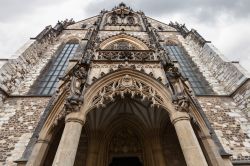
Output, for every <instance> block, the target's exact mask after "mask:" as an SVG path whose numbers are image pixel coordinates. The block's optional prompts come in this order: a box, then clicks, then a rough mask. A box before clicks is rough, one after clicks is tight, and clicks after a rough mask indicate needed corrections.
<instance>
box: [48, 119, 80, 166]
mask: <svg viewBox="0 0 250 166" xmlns="http://www.w3.org/2000/svg"><path fill="white" fill-rule="evenodd" d="M69 115H70V114H69ZM69 115H68V116H67V117H66V121H65V127H64V130H63V135H62V138H61V140H60V143H59V146H58V149H57V152H56V156H55V158H54V161H53V166H73V165H74V162H75V156H76V152H77V148H78V143H79V139H80V136H81V131H82V126H83V124H84V121H83V120H81V119H79V118H77V117H69Z"/></svg>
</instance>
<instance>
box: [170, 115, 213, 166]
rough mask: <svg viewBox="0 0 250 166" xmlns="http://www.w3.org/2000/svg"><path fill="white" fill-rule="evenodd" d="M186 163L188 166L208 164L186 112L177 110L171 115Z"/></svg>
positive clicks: (205, 165) (204, 165)
mask: <svg viewBox="0 0 250 166" xmlns="http://www.w3.org/2000/svg"><path fill="white" fill-rule="evenodd" d="M171 121H172V123H173V125H174V127H175V130H176V133H177V136H178V139H179V142H180V145H181V149H182V152H183V154H184V157H185V160H186V164H187V165H188V166H207V165H208V164H207V162H206V159H205V157H204V154H203V152H202V150H201V147H200V145H199V142H198V140H197V138H196V136H195V133H194V130H193V128H192V126H191V123H190V118H189V115H188V114H187V113H186V112H179V111H175V112H173V113H172V115H171Z"/></svg>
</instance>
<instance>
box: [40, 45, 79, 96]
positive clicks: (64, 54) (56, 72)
mask: <svg viewBox="0 0 250 166" xmlns="http://www.w3.org/2000/svg"><path fill="white" fill-rule="evenodd" d="M78 46H79V44H66V45H65V46H64V48H63V50H62V51H61V52H60V54H59V55H58V56H57V57H56V58H55V61H54V62H53V64H52V66H51V67H50V70H49V71H48V72H47V74H46V75H45V76H44V78H43V80H42V82H43V83H44V84H41V83H42V82H41V83H40V88H39V91H38V92H39V94H43V95H46V94H52V93H53V92H54V89H55V87H56V84H57V83H58V81H57V78H58V77H59V76H60V75H61V73H62V71H63V70H64V68H65V67H64V66H66V65H67V64H68V60H69V58H70V56H71V55H72V54H74V53H75V51H76V49H77V47H78Z"/></svg>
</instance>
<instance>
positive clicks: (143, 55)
mask: <svg viewBox="0 0 250 166" xmlns="http://www.w3.org/2000/svg"><path fill="white" fill-rule="evenodd" d="M96 59H97V60H136V61H143V60H148V61H154V60H158V59H157V57H155V54H154V53H153V52H142V51H98V52H97V57H96Z"/></svg>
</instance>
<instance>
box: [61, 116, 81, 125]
mask: <svg viewBox="0 0 250 166" xmlns="http://www.w3.org/2000/svg"><path fill="white" fill-rule="evenodd" d="M68 122H75V123H80V124H81V125H84V123H85V120H83V119H80V118H78V117H71V116H67V117H66V119H65V123H68Z"/></svg>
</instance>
